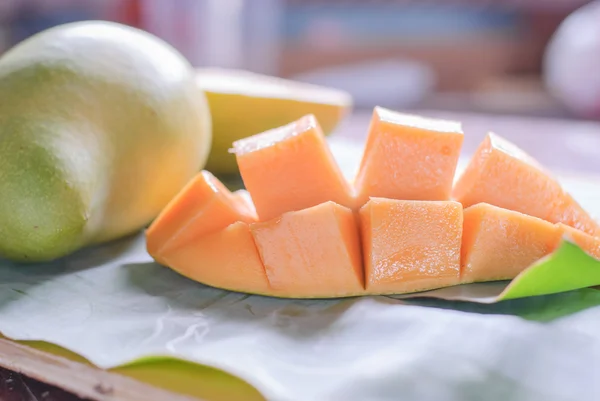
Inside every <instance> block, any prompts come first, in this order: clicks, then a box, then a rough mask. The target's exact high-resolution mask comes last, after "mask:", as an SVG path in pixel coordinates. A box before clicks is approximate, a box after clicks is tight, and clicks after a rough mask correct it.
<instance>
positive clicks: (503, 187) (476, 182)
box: [452, 134, 600, 236]
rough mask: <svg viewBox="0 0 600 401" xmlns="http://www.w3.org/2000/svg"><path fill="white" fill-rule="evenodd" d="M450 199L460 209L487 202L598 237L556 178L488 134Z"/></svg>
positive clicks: (588, 218) (598, 231) (597, 229)
mask: <svg viewBox="0 0 600 401" xmlns="http://www.w3.org/2000/svg"><path fill="white" fill-rule="evenodd" d="M452 197H453V198H454V199H455V200H457V201H459V202H461V203H462V204H463V206H464V207H469V206H472V205H475V204H477V203H489V204H491V205H495V206H499V207H501V208H504V209H509V210H514V211H517V212H521V213H524V214H528V215H530V216H535V217H538V218H540V219H543V220H547V221H549V222H551V223H564V224H566V225H568V226H571V227H573V228H576V229H578V230H581V231H584V232H587V233H588V234H590V235H593V236H600V225H599V224H598V222H596V221H594V219H593V218H592V217H591V216H590V215H589V214H588V213H587V212H586V211H585V210H583V208H582V207H581V206H580V205H579V204H578V203H577V202H576V201H575V199H573V197H572V196H571V195H569V194H568V193H567V192H565V191H564V189H563V188H562V187H561V185H560V184H559V183H558V181H557V180H556V179H554V178H553V177H552V176H551V175H550V174H549V173H548V172H547V171H545V170H544V169H543V167H541V166H540V165H539V163H537V162H536V161H535V160H534V159H533V158H531V156H529V155H528V154H527V153H525V152H524V151H523V150H521V149H519V148H518V147H517V146H516V145H514V144H512V143H510V142H509V141H507V140H505V139H503V138H501V137H499V136H497V135H495V134H488V135H487V136H486V138H485V140H484V141H483V142H482V143H481V144H480V146H479V147H478V149H477V151H476V152H475V155H474V156H473V158H472V159H471V162H470V163H469V165H468V166H467V168H466V170H465V172H464V173H463V175H462V176H461V177H460V178H459V179H458V180H457V182H456V184H455V186H454V189H453V192H452Z"/></svg>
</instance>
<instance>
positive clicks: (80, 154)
mask: <svg viewBox="0 0 600 401" xmlns="http://www.w3.org/2000/svg"><path fill="white" fill-rule="evenodd" d="M194 79H195V72H194V70H193V68H192V67H191V65H190V64H189V63H188V61H187V60H186V59H185V58H184V57H183V56H182V55H181V54H179V53H178V52H177V51H176V50H175V49H173V48H172V47H171V46H169V45H168V44H166V43H165V42H163V41H162V40H160V39H158V38H156V37H154V36H152V35H150V34H148V33H146V32H143V31H141V30H138V29H135V28H131V27H127V26H124V25H120V24H116V23H111V22H101V21H84V22H76V23H70V24H65V25H61V26H58V27H54V28H50V29H48V30H46V31H44V32H41V33H39V34H36V35H34V36H32V37H30V38H28V39H26V40H25V41H23V42H21V43H19V44H17V45H16V46H15V47H13V48H12V49H10V50H9V51H8V52H7V53H5V54H4V55H3V56H2V57H1V58H0V255H1V256H3V257H5V258H9V259H12V260H15V261H25V262H26V261H48V260H52V259H56V258H59V257H62V256H65V255H67V254H69V253H72V252H74V251H76V250H78V249H80V248H82V247H85V246H88V245H91V244H97V243H102V242H106V241H110V240H113V239H117V238H120V237H123V236H126V235H129V234H132V233H134V232H136V231H138V230H140V229H141V228H142V227H144V226H145V225H146V224H148V223H149V222H150V221H151V220H152V219H154V218H155V217H156V216H157V215H158V213H159V212H160V210H161V209H162V208H163V207H164V206H165V205H166V204H167V203H168V202H169V201H170V200H171V198H173V197H174V196H175V194H176V193H177V192H178V191H179V190H180V189H181V188H183V186H184V185H185V184H186V183H187V182H188V181H189V180H190V179H191V178H192V177H193V176H194V175H195V174H196V172H197V171H199V170H200V169H201V168H203V166H204V165H205V163H206V160H207V157H208V152H209V150H210V143H211V118H210V113H209V109H208V103H207V101H206V97H205V95H204V94H203V92H202V91H201V90H200V89H199V88H198V87H197V86H196V85H194Z"/></svg>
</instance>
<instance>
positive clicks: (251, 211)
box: [233, 189, 258, 220]
mask: <svg viewBox="0 0 600 401" xmlns="http://www.w3.org/2000/svg"><path fill="white" fill-rule="evenodd" d="M233 196H234V197H235V198H236V200H237V201H238V202H240V203H241V206H240V207H241V208H242V209H243V208H246V210H247V213H248V215H249V216H252V218H253V220H258V216H257V214H256V208H255V207H254V201H253V200H252V196H251V195H250V192H248V191H246V190H245V189H238V190H237V191H235V192H234V193H233Z"/></svg>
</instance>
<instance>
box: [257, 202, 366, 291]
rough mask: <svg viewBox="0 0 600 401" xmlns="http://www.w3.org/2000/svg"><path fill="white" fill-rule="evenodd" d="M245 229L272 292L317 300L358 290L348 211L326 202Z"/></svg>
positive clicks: (355, 242) (357, 258) (356, 245)
mask: <svg viewBox="0 0 600 401" xmlns="http://www.w3.org/2000/svg"><path fill="white" fill-rule="evenodd" d="M250 228H251V230H252V235H253V236H254V240H255V242H256V246H257V247H258V251H259V253H260V255H261V259H262V261H263V263H264V266H265V269H266V273H267V277H268V279H269V283H270V285H271V287H272V288H273V290H274V291H275V292H278V291H281V292H284V293H288V294H294V295H295V296H313V297H319V296H331V295H332V294H347V293H360V292H362V291H363V289H364V287H363V270H362V260H361V252H360V240H359V235H358V231H357V229H356V221H355V218H354V214H353V212H352V210H350V209H348V208H345V207H343V206H340V205H337V204H335V203H333V202H326V203H323V204H321V205H318V206H314V207H311V208H308V209H305V210H301V211H297V212H288V213H285V214H283V215H282V216H281V217H279V218H277V219H274V220H270V221H266V222H261V223H254V224H252V225H251V226H250Z"/></svg>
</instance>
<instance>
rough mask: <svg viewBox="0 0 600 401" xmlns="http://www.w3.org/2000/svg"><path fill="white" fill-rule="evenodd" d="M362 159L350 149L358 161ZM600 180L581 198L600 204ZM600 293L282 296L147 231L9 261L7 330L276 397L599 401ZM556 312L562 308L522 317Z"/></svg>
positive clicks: (1, 301) (2, 295)
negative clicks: (185, 272) (257, 289)
mask: <svg viewBox="0 0 600 401" xmlns="http://www.w3.org/2000/svg"><path fill="white" fill-rule="evenodd" d="M340 149H341V150H343V151H344V152H352V151H350V147H343V146H338V145H336V146H335V151H336V153H337V154H338V155H339V151H340ZM355 156H356V154H355V155H354V157H352V156H351V153H346V154H345V155H342V156H340V159H342V160H345V162H344V163H345V164H344V165H345V166H346V167H345V168H346V169H351V168H352V167H351V166H350V164H352V163H355V162H356V157H355ZM349 174H351V173H349ZM567 184H568V185H571V186H572V187H573V188H580V186H579V184H577V183H574V182H568V183H567ZM583 188H584V187H583V186H581V188H580V189H583ZM596 190H597V191H596V193H591V192H589V191H584V192H583V193H582V194H581V195H582V196H580V198H581V200H582V201H585V202H591V203H590V205H591V204H592V203H593V202H596V204H595V206H596V207H598V202H597V200H598V195H599V193H598V192H600V190H598V189H597V188H596ZM594 199H596V201H594ZM598 294H600V292H598V291H595V290H590V289H588V290H581V291H578V292H574V293H569V294H560V295H555V296H551V297H544V298H537V299H525V300H516V301H510V302H506V303H501V304H495V305H479V304H463V303H456V302H445V301H429V302H425V303H421V304H419V303H420V302H421V301H416V300H413V301H400V300H395V299H391V298H386V297H364V298H356V299H346V300H329V301H306V300H305V301H301V300H280V299H271V298H266V297H258V296H248V295H244V294H239V293H231V292H226V291H221V290H216V289H212V288H209V287H205V286H203V285H201V284H197V283H194V282H192V281H190V280H187V279H185V278H183V277H181V276H179V275H177V274H176V273H174V272H172V271H170V270H169V269H167V268H164V267H161V266H158V265H157V264H155V263H152V261H151V258H150V257H149V256H148V255H147V254H146V252H145V251H144V242H143V237H142V236H138V237H136V238H133V239H131V240H128V241H121V242H118V243H116V244H112V245H109V246H105V247H101V248H98V249H95V250H90V251H86V252H81V253H79V254H77V255H74V256H72V257H70V258H68V259H66V260H65V261H63V262H61V263H56V264H49V265H46V266H42V265H40V266H35V267H34V266H28V267H25V266H20V267H18V266H11V265H10V264H8V263H3V264H0V331H1V332H3V333H4V334H5V335H6V336H8V337H11V338H15V339H22V340H25V339H29V340H32V339H36V340H45V341H49V342H53V343H56V344H59V345H62V346H64V347H66V348H69V349H71V350H73V351H75V352H77V353H79V354H81V355H83V356H85V357H86V358H88V359H90V360H91V361H92V362H93V363H95V364H97V365H98V366H101V367H104V368H108V367H113V366H116V365H119V364H122V363H125V362H128V361H130V360H133V359H136V358H139V357H142V356H147V355H153V354H159V355H173V356H177V357H180V358H183V359H190V360H193V361H197V362H199V363H204V364H208V365H213V366H216V367H220V368H223V369H225V370H227V371H229V372H231V373H233V374H236V375H238V376H240V377H241V378H243V379H245V380H247V381H248V382H249V383H251V384H253V385H254V386H256V388H257V389H259V391H261V392H263V394H265V396H266V397H267V398H268V399H270V400H298V401H300V400H301V401H309V400H319V401H324V400H345V401H346V400H347V401H353V400H361V401H362V400H369V401H371V400H373V401H376V400H419V401H421V400H423V401H429V400H432V401H441V400H442V401H443V400H457V401H458V400H460V401H464V400H481V399H485V400H486V401H496V400H498V401H501V400H502V401H504V400H509V399H510V400H519V401H521V400H532V401H533V400H535V401H538V400H544V401H558V400H574V401H575V400H577V401H580V400H594V399H600V381H598V377H599V375H600V334H599V333H600V306H595V305H600V297H599V296H598ZM423 302H424V301H423ZM567 309H568V310H569V311H571V312H572V313H571V314H568V315H565V314H564V313H561V310H567ZM578 309H580V311H579V312H574V310H578ZM551 313H556V314H557V315H558V316H561V315H562V317H556V318H555V319H552V320H549V321H545V322H540V321H533V320H526V319H524V318H522V317H519V316H517V314H519V315H525V316H529V318H531V317H532V316H538V317H539V315H541V314H546V315H547V314H551ZM544 320H547V319H544Z"/></svg>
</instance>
